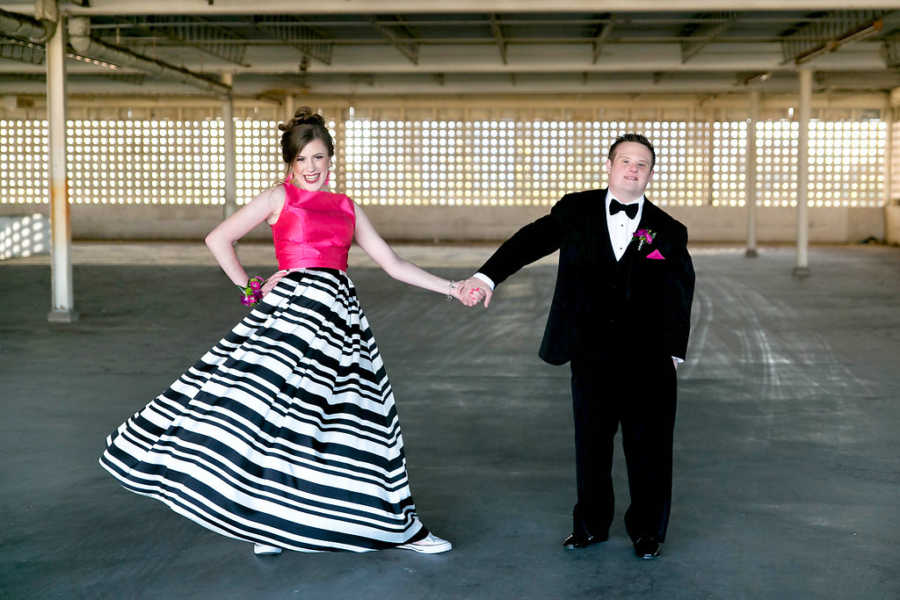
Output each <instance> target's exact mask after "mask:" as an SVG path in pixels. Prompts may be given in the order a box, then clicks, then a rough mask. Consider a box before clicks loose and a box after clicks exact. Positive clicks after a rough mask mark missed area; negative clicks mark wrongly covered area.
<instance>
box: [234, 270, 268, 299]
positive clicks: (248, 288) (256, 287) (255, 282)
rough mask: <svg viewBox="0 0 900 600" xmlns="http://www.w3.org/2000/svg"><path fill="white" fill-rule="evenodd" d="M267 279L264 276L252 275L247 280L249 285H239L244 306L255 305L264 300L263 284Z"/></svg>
mask: <svg viewBox="0 0 900 600" xmlns="http://www.w3.org/2000/svg"><path fill="white" fill-rule="evenodd" d="M265 282H266V280H265V279H264V278H262V277H259V276H256V277H251V278H250V279H249V280H248V281H247V285H244V286H241V285H239V286H238V289H239V290H241V304H243V305H244V306H253V305H254V304H256V303H257V302H259V301H260V300H262V286H263V284H264V283H265Z"/></svg>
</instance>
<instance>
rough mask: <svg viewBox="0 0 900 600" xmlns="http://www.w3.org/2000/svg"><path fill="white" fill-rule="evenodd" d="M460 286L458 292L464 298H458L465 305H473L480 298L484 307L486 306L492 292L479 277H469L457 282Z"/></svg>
mask: <svg viewBox="0 0 900 600" xmlns="http://www.w3.org/2000/svg"><path fill="white" fill-rule="evenodd" d="M457 285H459V287H460V294H461V296H463V297H464V298H465V300H460V302H462V303H463V304H465V305H466V306H475V305H476V304H478V303H479V302H481V301H482V300H484V307H485V308H487V307H488V305H489V304H490V303H491V296H492V295H493V294H494V292H493V291H492V290H491V288H490V287H489V286H488V284H486V283H485V282H484V281H482V280H481V279H478V278H477V277H469V278H468V279H466V280H464V281H460V282H458V284H457Z"/></svg>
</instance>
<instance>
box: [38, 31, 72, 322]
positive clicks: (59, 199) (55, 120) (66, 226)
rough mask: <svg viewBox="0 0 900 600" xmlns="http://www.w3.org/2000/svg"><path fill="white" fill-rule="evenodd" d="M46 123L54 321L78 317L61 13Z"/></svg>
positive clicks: (51, 47) (53, 41) (50, 58)
mask: <svg viewBox="0 0 900 600" xmlns="http://www.w3.org/2000/svg"><path fill="white" fill-rule="evenodd" d="M46 61H47V122H48V124H49V126H48V129H49V133H50V231H51V238H52V241H51V243H50V281H51V292H50V293H51V298H52V300H51V309H50V313H49V314H48V315H47V320H48V321H50V322H51V323H71V322H72V321H75V320H77V319H78V313H77V312H75V304H74V286H73V284H72V225H71V221H70V218H69V185H68V176H67V173H66V62H65V61H66V27H65V23H64V18H63V16H62V15H61V14H60V15H59V20H58V22H57V24H56V30H55V32H54V33H53V36H52V37H51V38H50V39H49V40H48V41H47V47H46Z"/></svg>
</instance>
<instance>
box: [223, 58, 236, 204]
mask: <svg viewBox="0 0 900 600" xmlns="http://www.w3.org/2000/svg"><path fill="white" fill-rule="evenodd" d="M232 82H233V76H232V74H231V73H223V74H222V83H224V84H225V85H227V86H229V87H231V85H232ZM222 122H223V128H222V134H223V136H222V143H223V144H224V147H223V148H222V150H223V152H222V156H223V157H224V158H225V210H224V215H225V218H226V219H227V218H228V217H230V216H231V215H233V214H234V213H235V211H237V183H236V178H237V173H236V171H237V161H236V160H235V150H234V96H233V95H232V93H231V92H228V94H227V95H226V96H225V98H224V99H223V101H222Z"/></svg>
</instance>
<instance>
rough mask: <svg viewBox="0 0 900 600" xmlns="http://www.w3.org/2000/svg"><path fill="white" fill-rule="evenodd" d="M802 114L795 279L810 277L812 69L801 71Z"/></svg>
mask: <svg viewBox="0 0 900 600" xmlns="http://www.w3.org/2000/svg"><path fill="white" fill-rule="evenodd" d="M799 75H800V114H799V119H798V124H797V125H798V127H797V129H798V135H797V144H798V148H797V265H796V266H795V267H794V276H795V277H801V278H802V277H809V258H808V250H809V214H808V210H807V203H808V201H809V115H810V104H811V103H812V79H813V72H812V70H811V69H800V71H799Z"/></svg>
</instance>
